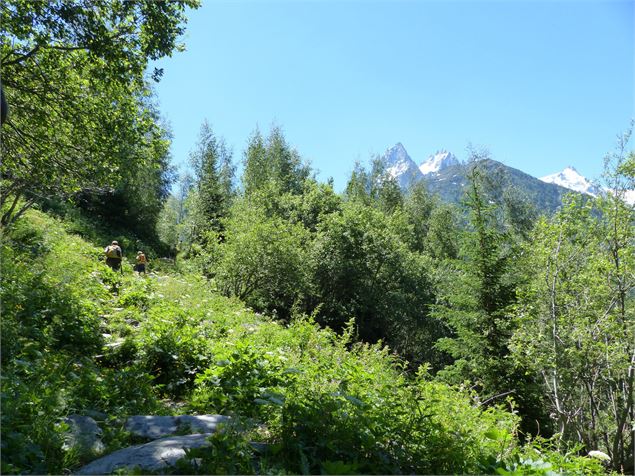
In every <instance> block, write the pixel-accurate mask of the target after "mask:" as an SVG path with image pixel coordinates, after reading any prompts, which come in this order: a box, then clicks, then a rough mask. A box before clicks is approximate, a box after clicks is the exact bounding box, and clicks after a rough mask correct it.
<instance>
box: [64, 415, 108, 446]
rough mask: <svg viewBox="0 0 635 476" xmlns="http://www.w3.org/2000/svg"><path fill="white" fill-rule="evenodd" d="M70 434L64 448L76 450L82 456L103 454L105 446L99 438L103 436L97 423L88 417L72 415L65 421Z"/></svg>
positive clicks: (65, 440)
mask: <svg viewBox="0 0 635 476" xmlns="http://www.w3.org/2000/svg"><path fill="white" fill-rule="evenodd" d="M64 421H65V422H66V423H68V425H69V432H68V433H67V434H66V435H65V437H64V445H63V448H64V449H65V450H69V449H71V448H75V449H77V450H79V452H80V454H83V455H85V454H101V453H102V452H103V451H104V449H105V446H104V444H103V443H102V441H101V439H100V438H99V436H100V435H101V434H102V430H101V428H99V425H97V422H96V421H95V420H93V419H92V418H91V417H88V416H81V415H70V416H68V417H67V418H66V419H64Z"/></svg>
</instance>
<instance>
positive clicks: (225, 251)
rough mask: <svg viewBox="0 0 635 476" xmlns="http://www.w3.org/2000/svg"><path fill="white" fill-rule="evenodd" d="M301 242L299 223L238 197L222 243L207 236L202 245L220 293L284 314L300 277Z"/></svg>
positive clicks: (303, 236)
mask: <svg viewBox="0 0 635 476" xmlns="http://www.w3.org/2000/svg"><path fill="white" fill-rule="evenodd" d="M306 241H307V232H306V230H305V229H304V228H303V227H302V226H301V225H298V224H292V223H289V222H286V221H283V220H281V219H279V218H275V217H273V218H268V217H266V215H264V214H263V213H262V211H261V209H259V208H256V207H254V206H252V205H251V204H250V203H249V202H247V201H244V202H242V203H241V204H238V206H236V207H235V208H234V210H233V213H232V217H231V218H230V219H229V220H228V221H227V225H226V231H225V233H224V242H223V243H218V242H217V241H214V240H212V245H211V246H210V247H209V248H208V250H207V252H208V253H209V254H208V256H209V259H210V260H211V265H210V269H212V270H213V271H211V273H210V274H213V275H214V278H215V281H216V283H217V285H218V287H219V289H220V290H221V291H222V292H223V294H226V295H228V296H236V297H238V298H239V299H241V300H243V301H245V303H247V304H248V305H249V306H251V307H253V308H254V309H257V310H259V311H270V312H277V313H279V315H280V316H281V317H283V318H287V317H289V311H290V310H291V309H292V307H293V305H294V303H295V302H296V300H297V299H298V296H299V294H300V293H301V292H302V290H303V289H304V283H305V282H306V277H305V262H306Z"/></svg>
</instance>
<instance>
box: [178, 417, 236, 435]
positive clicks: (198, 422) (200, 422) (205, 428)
mask: <svg viewBox="0 0 635 476" xmlns="http://www.w3.org/2000/svg"><path fill="white" fill-rule="evenodd" d="M230 419H231V418H230V417H228V416H225V415H181V416H178V417H176V420H177V425H178V426H179V430H180V429H181V428H183V427H184V426H189V427H190V428H191V429H192V431H195V432H196V433H214V432H215V431H216V429H217V428H218V425H219V424H221V423H226V422H228V421H229V420H230Z"/></svg>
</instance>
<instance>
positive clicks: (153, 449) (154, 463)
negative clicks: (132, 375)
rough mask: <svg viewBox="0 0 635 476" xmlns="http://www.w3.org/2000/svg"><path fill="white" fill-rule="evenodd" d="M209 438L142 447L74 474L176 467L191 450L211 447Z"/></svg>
mask: <svg viewBox="0 0 635 476" xmlns="http://www.w3.org/2000/svg"><path fill="white" fill-rule="evenodd" d="M209 436H210V435H209V434H197V435H186V436H171V437H168V438H161V439H158V440H155V441H152V442H150V443H146V444H143V445H137V446H131V447H130V448H124V449H122V450H119V451H115V452H114V453H111V454H109V455H108V456H104V457H103V458H99V459H98V460H95V461H93V462H92V463H89V464H87V465H86V466H84V467H83V468H80V469H79V470H78V471H77V473H75V474H111V473H112V472H113V471H115V470H116V469H119V468H128V469H131V468H134V467H137V466H138V467H139V468H141V469H142V470H147V471H157V470H161V469H163V468H165V467H167V466H174V464H175V463H176V462H177V461H178V460H179V459H181V458H183V457H184V456H185V450H186V449H188V448H200V447H201V446H208V445H209V442H208V441H207V438H208V437H209Z"/></svg>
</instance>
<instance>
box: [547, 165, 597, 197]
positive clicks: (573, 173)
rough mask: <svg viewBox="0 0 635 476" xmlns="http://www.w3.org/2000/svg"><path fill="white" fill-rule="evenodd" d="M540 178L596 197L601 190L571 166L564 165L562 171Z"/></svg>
mask: <svg viewBox="0 0 635 476" xmlns="http://www.w3.org/2000/svg"><path fill="white" fill-rule="evenodd" d="M540 180H542V181H543V182H546V183H553V184H556V185H560V186H561V187H564V188H568V189H569V190H573V191H575V192H580V193H585V194H587V195H591V196H592V197H597V196H598V195H599V194H600V193H601V190H600V189H599V188H598V187H597V186H595V185H593V184H592V183H591V182H589V181H588V180H587V179H586V178H584V177H583V176H582V175H580V173H579V172H578V171H577V170H576V169H575V168H573V167H571V166H569V167H566V168H565V169H564V170H563V171H562V172H558V173H555V174H551V175H547V176H545V177H540Z"/></svg>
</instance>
